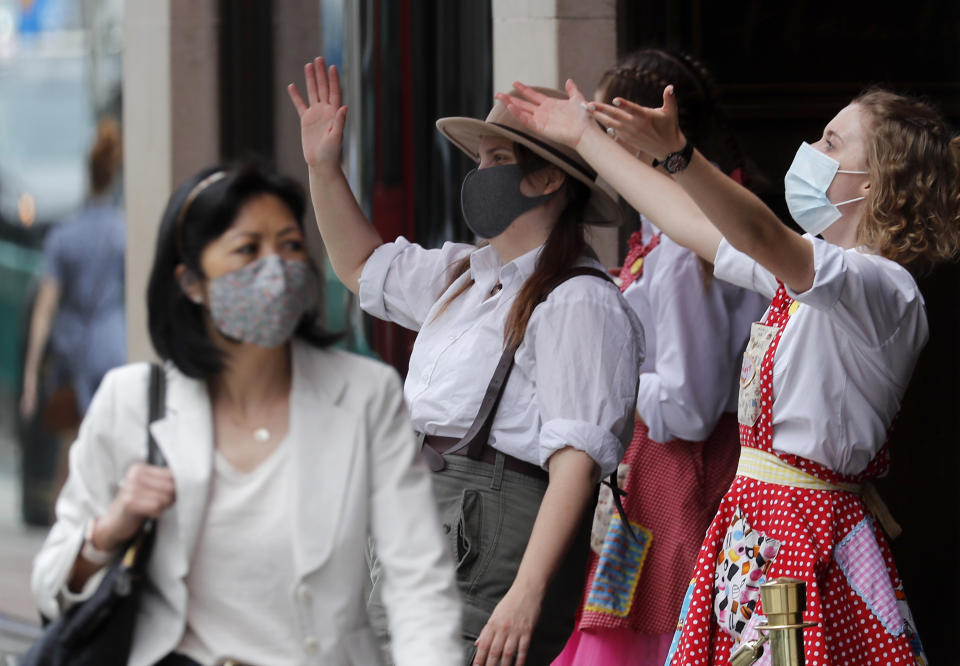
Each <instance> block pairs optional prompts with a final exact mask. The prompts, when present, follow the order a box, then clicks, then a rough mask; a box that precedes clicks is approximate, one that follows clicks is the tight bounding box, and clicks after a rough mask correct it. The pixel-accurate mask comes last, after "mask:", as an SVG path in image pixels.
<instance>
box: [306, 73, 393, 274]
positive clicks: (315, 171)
mask: <svg viewBox="0 0 960 666" xmlns="http://www.w3.org/2000/svg"><path fill="white" fill-rule="evenodd" d="M304 76H305V79H306V87H307V101H304V99H303V97H301V95H300V92H299V91H298V90H297V88H296V86H295V85H293V84H292V83H291V84H290V85H289V86H287V92H288V93H289V95H290V100H291V101H292V102H293V106H294V108H296V110H297V113H298V114H299V115H300V136H301V142H302V144H303V159H304V160H306V162H307V167H308V168H309V173H310V197H311V198H312V199H313V210H314V212H315V213H316V216H317V226H318V227H319V228H320V235H321V236H322V237H323V243H324V245H325V246H326V249H327V254H328V255H329V256H330V263H331V264H332V265H333V270H334V272H335V273H336V274H337V277H338V278H340V281H341V282H343V284H344V285H346V287H347V288H348V289H349V290H350V291H352V292H353V293H357V290H358V289H359V280H360V274H361V273H362V272H363V266H364V264H365V263H366V261H367V258H369V256H370V255H371V254H372V253H373V251H374V250H375V249H377V248H378V247H379V246H380V245H382V244H383V240H382V239H381V238H380V234H379V233H377V230H376V229H374V227H373V225H372V224H370V221H369V220H367V218H366V216H365V215H364V214H363V211H362V210H361V209H360V206H359V204H358V203H357V200H356V198H354V196H353V192H352V191H351V190H350V185H349V183H347V179H346V177H345V176H344V175H343V170H342V169H341V168H340V151H341V148H342V146H343V126H344V123H345V122H346V118H347V107H346V106H341V104H340V102H341V95H340V77H339V76H338V74H337V68H336V66H335V65H334V66H331V67H330V69H329V73H328V71H327V69H326V67H325V66H324V62H323V58H316V59H315V60H314V61H313V62H310V63H307V64H306V66H305V67H304Z"/></svg>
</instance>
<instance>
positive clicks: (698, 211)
mask: <svg viewBox="0 0 960 666" xmlns="http://www.w3.org/2000/svg"><path fill="white" fill-rule="evenodd" d="M514 85H515V87H516V89H517V90H518V91H519V92H520V93H521V95H523V98H522V99H521V98H517V97H511V96H508V95H498V96H497V98H498V99H500V100H501V101H502V102H503V103H504V104H506V105H507V107H508V108H509V109H510V110H511V111H512V112H513V113H514V114H515V115H517V117H518V118H519V119H520V120H521V121H522V122H524V123H525V124H527V125H528V126H529V127H531V128H532V129H535V130H536V131H538V132H541V133H542V134H544V135H546V136H548V137H550V138H552V139H554V140H557V141H561V142H563V143H566V144H567V145H569V146H571V147H573V148H575V149H576V150H577V151H578V152H579V153H580V154H581V155H582V156H583V158H584V159H585V160H587V162H589V163H590V164H591V166H593V168H594V169H596V170H597V172H598V173H599V174H600V176H601V177H602V178H603V179H604V180H606V181H607V182H608V183H609V184H610V185H611V186H612V187H613V188H614V189H616V190H617V191H618V192H619V193H620V194H621V195H622V196H623V197H624V198H625V199H626V200H627V201H628V202H629V203H630V204H631V205H632V206H633V207H634V208H636V209H637V210H638V211H640V212H641V213H643V214H644V215H646V216H647V217H648V218H650V220H651V221H653V223H654V224H656V225H657V226H658V227H660V228H661V229H662V230H663V231H664V233H666V234H667V235H668V236H670V237H671V238H673V239H674V240H675V241H676V242H678V243H680V244H681V245H684V246H685V247H688V248H690V249H691V250H693V251H694V252H696V253H697V254H698V255H700V256H701V257H703V258H704V259H706V260H708V261H713V260H714V257H715V255H716V249H717V246H718V244H719V242H720V238H721V235H722V237H725V238H726V239H727V240H728V241H729V242H730V244H731V245H733V246H734V247H735V248H737V249H738V250H740V251H741V252H744V253H746V254H748V255H750V256H751V257H753V258H754V259H755V260H756V261H757V262H758V263H760V264H761V265H762V266H764V267H765V268H766V269H767V270H769V271H770V272H772V273H773V274H774V275H776V276H777V277H778V278H780V279H781V280H783V281H784V282H785V283H786V284H787V285H789V286H790V287H791V288H792V289H794V290H796V291H805V290H806V289H808V288H809V287H810V286H811V285H812V284H813V248H812V246H811V245H810V243H808V242H806V241H805V240H803V238H801V237H800V236H799V235H798V234H796V233H794V232H793V231H791V230H790V229H789V228H788V227H786V226H784V225H783V224H782V223H781V222H780V220H779V219H777V217H776V215H774V214H773V212H772V211H771V210H770V209H769V208H767V207H766V205H764V204H763V202H762V201H760V199H758V198H757V197H756V196H755V195H754V194H753V193H751V192H750V191H749V190H747V189H746V188H744V187H741V186H740V185H738V184H737V183H736V182H734V181H733V180H731V179H730V178H728V177H727V176H725V175H724V174H723V173H721V172H720V171H719V170H718V169H716V168H715V167H714V166H713V165H712V164H710V162H709V161H707V160H706V158H704V157H703V155H702V154H700V153H699V152H698V151H694V154H693V158H692V159H691V161H690V165H689V166H688V167H687V168H686V169H685V170H683V171H681V172H680V173H678V174H676V175H675V176H674V177H673V178H671V177H669V176H667V175H666V173H665V172H661V171H659V170H657V169H654V168H653V167H651V166H649V165H647V164H644V163H642V162H641V161H640V160H637V159H635V158H634V157H633V156H632V155H631V154H630V153H628V152H627V151H626V150H624V149H623V148H621V147H619V146H617V144H616V143H615V142H614V141H612V140H611V139H610V137H608V136H606V135H605V134H604V133H603V132H602V131H601V130H600V128H599V127H598V126H597V124H596V123H594V122H592V117H591V111H590V110H589V108H588V107H593V108H594V109H596V110H597V111H595V112H594V113H595V114H596V117H597V118H598V119H599V120H601V121H602V122H604V123H605V124H607V126H608V127H613V128H614V130H615V131H616V132H617V133H618V134H620V133H622V134H623V136H624V137H625V139H626V140H627V141H628V142H629V143H630V145H631V148H634V149H637V150H642V151H644V152H646V153H649V154H652V155H654V156H656V157H661V158H662V157H664V156H665V155H667V154H668V153H671V152H674V151H677V150H680V149H681V148H683V146H684V144H685V143H686V139H685V138H684V136H683V134H682V133H681V132H680V128H679V125H678V123H677V108H676V100H675V98H674V96H673V87H672V86H668V87H667V89H666V90H665V91H664V106H663V107H661V108H660V109H647V108H644V107H641V106H638V105H635V104H631V103H630V102H628V101H627V100H623V99H621V98H617V99H618V100H619V103H620V105H619V106H611V105H606V104H587V102H586V100H585V99H584V97H583V95H582V94H581V93H580V91H579V90H578V89H577V87H576V85H575V84H574V83H573V82H572V81H567V94H568V95H569V96H570V97H569V99H567V100H555V99H551V98H548V97H546V96H545V95H541V94H540V93H538V92H537V91H535V90H533V89H531V88H528V87H527V86H524V85H523V84H521V83H516V84H514Z"/></svg>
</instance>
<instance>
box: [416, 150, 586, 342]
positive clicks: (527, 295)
mask: <svg viewBox="0 0 960 666" xmlns="http://www.w3.org/2000/svg"><path fill="white" fill-rule="evenodd" d="M513 152H514V155H516V158H517V164H520V165H521V166H522V167H523V169H524V171H525V172H526V173H528V174H529V173H534V172H536V171H539V170H540V169H542V168H544V167H547V166H550V162H548V161H547V160H545V159H543V158H542V157H540V156H539V155H537V154H535V153H533V152H532V151H530V150H528V149H527V148H525V147H524V146H521V145H520V144H516V143H515V144H513ZM559 191H561V192H562V193H563V195H564V196H565V197H566V200H567V205H566V206H565V207H564V209H563V211H562V212H561V213H560V217H559V218H558V219H557V222H556V224H554V225H553V229H551V230H550V234H549V236H548V237H547V241H546V243H545V244H544V246H543V249H542V250H541V251H540V255H539V256H538V257H537V263H536V268H535V269H534V271H533V275H531V276H530V277H529V278H527V281H526V282H524V283H523V287H521V288H520V292H519V293H518V294H517V296H516V298H515V299H514V301H513V305H512V306H511V307H510V312H509V313H508V314H507V321H506V324H505V325H504V327H503V340H504V344H505V345H506V346H511V345H519V344H520V343H521V342H522V341H523V336H524V334H525V333H526V332H527V324H528V323H529V322H530V316H531V315H532V314H533V309H534V308H535V307H536V306H537V303H539V302H540V299H541V297H542V296H543V295H544V291H545V289H546V288H547V285H549V284H550V283H552V282H553V281H554V280H555V279H556V278H557V277H558V276H560V275H561V274H562V273H564V272H566V271H567V270H568V269H570V268H572V267H573V266H574V265H575V264H576V263H577V260H578V259H580V257H581V256H583V254H584V251H585V250H586V248H587V240H586V236H585V235H584V226H583V211H584V208H585V207H586V205H587V200H588V199H589V198H590V190H589V188H588V187H587V186H586V185H584V184H583V183H581V182H580V181H578V180H577V179H575V178H571V177H569V176H568V177H567V179H566V183H565V184H564V185H563V187H562V188H561V190H559ZM484 244H485V243H481V244H480V246H478V247H482V246H483V245H484ZM469 269H470V255H469V254H468V255H467V256H466V257H464V258H463V259H461V260H460V261H458V262H457V263H456V264H454V265H453V268H452V271H451V274H452V277H451V278H450V281H449V282H448V283H447V286H446V287H445V289H444V291H446V289H449V288H450V285H452V284H453V283H454V282H456V281H457V280H458V279H459V278H460V277H461V276H462V275H463V274H464V273H466V272H467V271H468V270H469ZM473 284H474V280H473V278H470V279H469V280H467V281H466V282H465V283H464V284H463V286H461V287H460V288H459V289H457V290H456V291H455V292H454V293H453V294H451V295H450V296H449V298H447V300H445V301H444V302H443V304H442V305H441V306H440V309H439V310H438V311H437V315H436V316H435V317H434V318H433V320H432V321H436V320H437V319H439V318H440V316H441V315H442V314H443V313H444V312H446V310H447V308H448V307H449V306H450V303H452V302H453V301H455V300H456V299H457V298H458V297H459V296H460V295H461V294H463V293H464V292H465V291H467V290H468V289H469V288H470V287H472V286H473Z"/></svg>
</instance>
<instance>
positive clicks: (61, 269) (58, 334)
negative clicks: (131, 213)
mask: <svg viewBox="0 0 960 666" xmlns="http://www.w3.org/2000/svg"><path fill="white" fill-rule="evenodd" d="M124 249H125V233H124V221H123V216H122V214H121V212H120V211H119V210H118V209H117V207H116V206H114V205H113V204H112V203H109V202H108V201H106V200H104V199H91V200H90V201H89V202H88V203H87V204H86V205H85V206H84V207H83V208H82V209H81V210H80V211H78V212H77V213H75V214H73V215H71V216H69V217H67V218H65V219H64V220H63V221H62V222H60V223H58V224H57V225H56V226H55V227H54V228H53V229H51V230H50V232H49V233H48V234H47V239H46V241H45V244H44V263H45V274H46V277H47V278H48V279H52V280H53V281H54V282H56V283H57V286H58V288H59V290H60V302H59V307H58V308H57V317H56V320H55V321H54V324H53V329H52V331H51V334H50V344H51V348H52V351H53V353H54V354H55V357H56V365H57V367H58V370H59V371H61V372H62V373H64V374H66V375H67V376H68V377H69V380H70V381H71V383H72V384H73V389H74V391H75V393H76V396H77V407H78V408H79V409H80V412H81V413H84V412H86V409H87V405H89V404H90V399H91V398H92V397H93V393H94V391H96V389H97V386H98V385H99V384H100V380H101V379H102V378H103V375H104V374H105V373H106V372H107V370H109V369H111V368H114V367H116V366H118V365H122V364H123V363H125V362H126V356H127V344H126V318H125V313H124Z"/></svg>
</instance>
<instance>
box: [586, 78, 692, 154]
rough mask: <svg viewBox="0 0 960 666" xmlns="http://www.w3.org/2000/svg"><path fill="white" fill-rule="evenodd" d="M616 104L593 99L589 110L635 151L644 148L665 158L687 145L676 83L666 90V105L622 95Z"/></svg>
mask: <svg viewBox="0 0 960 666" xmlns="http://www.w3.org/2000/svg"><path fill="white" fill-rule="evenodd" d="M612 101H613V104H604V103H603V102H591V103H590V104H588V105H587V111H589V112H590V113H591V114H593V117H594V118H596V119H597V120H598V121H600V123H602V124H603V125H604V126H605V127H606V128H607V133H608V134H610V135H611V136H612V137H614V139H615V140H616V141H617V142H618V143H621V144H623V146H624V147H626V148H627V149H628V150H630V151H631V152H633V153H637V152H640V151H643V152H644V153H648V154H650V155H652V156H653V157H656V158H663V157H664V156H666V155H667V153H672V152H674V151H676V150H680V149H681V148H683V146H684V144H685V143H686V140H685V139H684V137H683V133H681V132H680V124H679V122H678V120H677V99H676V97H675V96H674V94H673V86H667V87H666V88H664V90H663V106H661V107H660V108H659V109H650V108H647V107H645V106H640V105H639V104H635V103H633V102H631V101H630V100H627V99H624V98H622V97H615V98H614V99H613V100H612Z"/></svg>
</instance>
